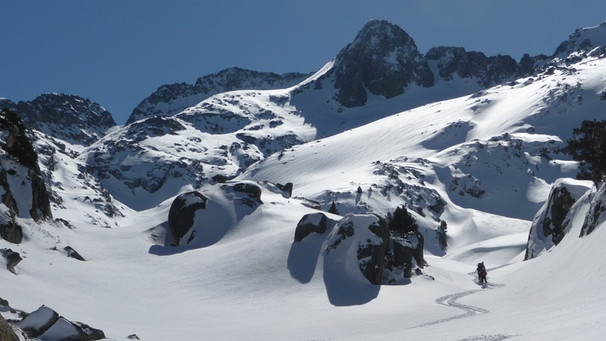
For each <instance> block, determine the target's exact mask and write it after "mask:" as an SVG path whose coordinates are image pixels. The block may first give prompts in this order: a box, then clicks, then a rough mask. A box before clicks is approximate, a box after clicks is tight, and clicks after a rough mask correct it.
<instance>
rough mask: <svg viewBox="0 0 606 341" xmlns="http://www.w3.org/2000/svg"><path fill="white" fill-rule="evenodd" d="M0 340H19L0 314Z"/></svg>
mask: <svg viewBox="0 0 606 341" xmlns="http://www.w3.org/2000/svg"><path fill="white" fill-rule="evenodd" d="M0 340H2V341H19V338H18V337H17V334H15V331H14V330H13V328H12V327H11V325H10V324H8V322H6V320H5V319H4V317H2V315H0Z"/></svg>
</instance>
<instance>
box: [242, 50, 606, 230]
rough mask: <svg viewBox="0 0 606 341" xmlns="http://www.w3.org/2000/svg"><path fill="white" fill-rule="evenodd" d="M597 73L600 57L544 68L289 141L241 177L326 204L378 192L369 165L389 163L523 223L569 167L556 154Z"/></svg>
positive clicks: (597, 99) (591, 99) (604, 104)
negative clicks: (338, 194) (345, 195)
mask: <svg viewBox="0 0 606 341" xmlns="http://www.w3.org/2000/svg"><path fill="white" fill-rule="evenodd" d="M601 77H602V79H603V77H606V60H604V59H589V60H586V61H585V62H583V63H579V64H575V65H574V66H559V67H553V68H551V69H549V70H547V71H546V72H545V73H543V74H540V75H538V76H536V77H532V78H527V79H521V80H519V81H518V82H516V83H512V84H509V85H503V86H498V87H495V88H491V89H489V90H485V91H481V92H479V93H476V94H473V95H471V96H466V97H461V98H457V99H453V100H448V101H443V102H437V103H433V104H429V105H425V106H422V107H418V108H415V109H412V110H409V111H404V112H401V113H399V114H397V115H394V116H391V117H387V118H384V119H382V120H378V121H376V122H373V123H371V124H368V125H366V126H363V127H360V128H356V129H353V130H349V131H346V132H344V133H342V134H339V135H336V136H332V137H328V138H325V139H321V140H317V141H313V142H311V143H307V144H304V145H300V146H296V147H293V148H291V149H288V150H286V151H284V152H281V153H279V154H275V155H272V156H270V157H268V158H266V159H265V160H263V161H261V162H259V163H258V164H256V165H254V166H252V167H250V168H249V169H248V170H247V171H246V173H244V174H243V175H242V176H241V177H240V178H243V179H254V180H271V181H276V182H282V183H284V182H288V181H291V182H293V183H294V184H295V190H294V193H295V194H296V195H300V196H304V197H307V198H312V199H315V200H318V201H320V202H321V203H322V204H323V205H327V204H329V203H330V201H332V200H333V198H331V197H330V196H328V195H327V194H326V191H327V190H330V191H333V192H334V191H344V192H350V193H353V191H354V190H355V189H356V187H357V186H358V185H359V186H361V187H362V188H363V189H365V190H366V189H368V188H369V187H370V188H372V187H373V186H376V187H378V188H381V184H382V183H384V182H385V181H386V177H387V176H386V175H385V174H378V173H379V172H377V170H376V168H377V165H378V164H391V165H398V166H401V167H405V168H408V169H410V168H412V169H415V170H416V171H418V172H419V173H420V174H422V176H420V175H412V176H409V179H408V180H412V181H413V182H416V183H417V184H418V185H420V186H426V187H427V188H431V189H435V190H436V191H438V192H439V193H440V196H441V197H442V199H444V200H448V199H447V198H449V200H450V201H452V202H453V203H454V204H456V205H459V206H463V207H468V208H475V209H479V210H481V211H484V212H490V213H494V214H498V215H502V216H506V217H513V218H522V219H526V220H528V219H530V218H531V217H532V216H533V215H534V213H536V211H537V210H538V208H539V207H540V205H541V203H542V202H543V201H544V200H545V199H546V195H547V191H548V190H549V184H550V183H551V182H553V181H554V180H555V179H557V178H558V177H561V176H566V175H573V174H574V173H575V172H576V167H575V164H574V163H572V162H570V161H568V157H567V156H565V155H563V154H562V153H561V151H560V150H561V149H562V148H563V147H564V141H565V140H566V139H568V138H569V137H570V136H571V134H572V127H576V126H579V125H580V123H581V121H582V120H587V119H594V118H601V117H602V115H603V112H604V110H605V109H606V101H604V100H603V99H602V97H601V93H602V92H603V91H604V90H605V88H606V84H605V83H604V82H603V81H601V80H600V78H601ZM344 151H346V152H344ZM310 167H314V172H310V171H309V169H310ZM387 175H391V174H387ZM421 180H422V181H423V183H421ZM373 197H376V196H373ZM368 200H373V199H372V198H369V199H368ZM522 203H523V204H522ZM341 204H342V205H344V206H345V207H346V208H344V209H343V211H344V212H355V206H356V204H355V203H353V202H351V201H350V202H348V203H344V202H342V203H341ZM369 206H370V207H372V206H373V205H372V204H369Z"/></svg>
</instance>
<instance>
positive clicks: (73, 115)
mask: <svg viewBox="0 0 606 341" xmlns="http://www.w3.org/2000/svg"><path fill="white" fill-rule="evenodd" d="M14 109H15V110H16V111H17V112H18V113H19V115H20V116H21V117H22V119H23V122H24V123H25V124H26V125H27V126H28V127H31V128H34V129H37V130H39V131H41V132H43V133H45V134H48V135H50V136H53V137H56V138H60V139H62V140H65V141H68V142H70V143H74V144H80V145H85V146H87V145H90V144H92V143H93V142H95V141H97V140H98V139H99V138H101V137H103V136H104V135H105V132H106V131H107V130H108V129H109V128H111V127H113V126H115V125H116V122H115V121H114V119H113V118H112V114H111V113H110V112H109V111H107V110H105V108H103V107H102V106H101V105H100V104H98V103H95V102H91V101H90V100H89V99H86V98H82V97H80V96H76V95H67V94H59V93H46V94H42V95H40V96H38V97H36V98H35V99H34V100H32V101H27V102H19V103H17V104H16V105H15V107H14Z"/></svg>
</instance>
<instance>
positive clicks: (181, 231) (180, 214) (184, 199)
mask: <svg viewBox="0 0 606 341" xmlns="http://www.w3.org/2000/svg"><path fill="white" fill-rule="evenodd" d="M207 200H208V198H206V197H205V196H204V195H202V193H200V192H197V191H192V192H187V193H182V194H180V195H179V196H177V197H176V198H175V200H174V201H173V203H172V205H171V206H170V211H169V212H168V230H169V231H170V234H171V237H172V239H173V242H172V245H173V246H177V245H179V243H180V241H181V238H182V237H183V236H184V235H185V234H186V233H187V232H188V231H189V230H190V229H191V228H192V226H193V225H194V217H195V214H196V211H197V210H200V209H205V208H206V201H207Z"/></svg>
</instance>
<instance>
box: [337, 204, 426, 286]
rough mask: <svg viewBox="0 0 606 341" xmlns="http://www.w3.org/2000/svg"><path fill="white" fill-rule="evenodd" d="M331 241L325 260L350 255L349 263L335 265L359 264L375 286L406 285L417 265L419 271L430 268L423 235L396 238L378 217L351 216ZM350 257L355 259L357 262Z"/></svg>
mask: <svg viewBox="0 0 606 341" xmlns="http://www.w3.org/2000/svg"><path fill="white" fill-rule="evenodd" d="M371 236H372V237H371ZM328 239H329V243H328V244H327V246H326V249H325V256H329V254H331V253H333V252H334V253H335V254H340V255H341V256H340V257H343V255H347V256H345V257H347V259H340V260H338V261H337V262H335V263H337V264H339V266H344V267H346V268H351V265H349V264H352V265H353V264H357V265H358V267H359V269H360V272H361V273H362V275H364V277H365V278H366V279H367V280H368V281H369V282H370V283H371V284H375V285H381V284H387V285H389V284H398V283H402V282H403V279H404V278H410V277H411V276H412V269H413V268H414V267H415V265H416V267H417V269H419V268H423V267H424V266H425V265H426V263H425V259H424V258H423V247H424V243H423V236H422V235H421V233H419V232H411V233H408V234H407V235H405V236H404V237H398V238H394V237H392V236H391V234H390V232H389V229H388V227H387V224H386V223H385V221H384V220H383V219H379V218H378V217H376V216H372V215H351V214H349V215H347V216H345V217H344V218H343V219H341V220H340V221H339V222H338V223H337V225H336V226H335V227H334V229H333V231H332V232H331V234H330V235H329V237H328ZM336 250H340V251H337V252H335V251H336ZM350 250H351V251H350ZM353 251H355V252H353ZM349 255H355V259H353V257H350V256H349ZM333 262H334V260H333ZM419 271H420V269H419Z"/></svg>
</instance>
